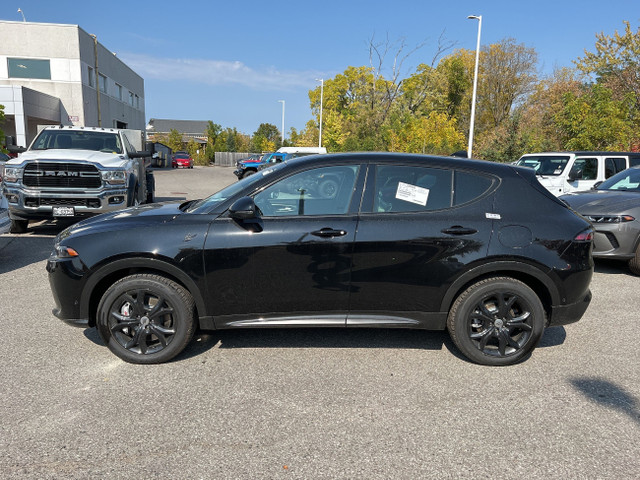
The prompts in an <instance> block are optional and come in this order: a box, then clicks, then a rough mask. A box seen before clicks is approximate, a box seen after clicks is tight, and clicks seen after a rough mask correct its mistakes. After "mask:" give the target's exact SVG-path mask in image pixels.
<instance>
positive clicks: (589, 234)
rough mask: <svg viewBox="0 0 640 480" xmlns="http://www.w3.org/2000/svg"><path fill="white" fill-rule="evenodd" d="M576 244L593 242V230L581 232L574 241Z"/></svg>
mask: <svg viewBox="0 0 640 480" xmlns="http://www.w3.org/2000/svg"><path fill="white" fill-rule="evenodd" d="M573 241H574V242H593V230H585V231H584V232H580V233H579V234H578V235H576V236H575V237H574V239H573Z"/></svg>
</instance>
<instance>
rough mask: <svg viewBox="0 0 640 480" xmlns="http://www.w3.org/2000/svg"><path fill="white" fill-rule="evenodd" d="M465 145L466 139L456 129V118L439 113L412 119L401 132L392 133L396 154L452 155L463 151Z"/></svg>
mask: <svg viewBox="0 0 640 480" xmlns="http://www.w3.org/2000/svg"><path fill="white" fill-rule="evenodd" d="M464 143H465V137H464V135H463V134H462V132H460V131H459V130H458V129H457V128H456V120H455V118H449V117H448V116H447V115H446V114H445V113H438V112H431V113H430V114H429V115H428V116H426V117H419V118H411V119H409V120H408V121H407V122H406V123H405V124H404V126H403V128H402V129H401V130H399V131H393V132H392V133H391V150H392V151H395V152H406V153H429V154H434V155H450V154H451V153H453V152H455V151H457V150H461V149H463V148H464Z"/></svg>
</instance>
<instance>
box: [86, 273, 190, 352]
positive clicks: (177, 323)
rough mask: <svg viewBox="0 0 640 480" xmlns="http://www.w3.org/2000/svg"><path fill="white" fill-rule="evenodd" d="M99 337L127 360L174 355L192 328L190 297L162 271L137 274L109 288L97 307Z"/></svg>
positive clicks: (180, 348) (180, 349)
mask: <svg viewBox="0 0 640 480" xmlns="http://www.w3.org/2000/svg"><path fill="white" fill-rule="evenodd" d="M97 326H98V332H99V333H100V336H101V337H102V339H103V340H104V342H105V343H106V345H107V347H109V350H111V351H112V352H113V353H114V354H116V355H117V356H118V357H120V358H121V359H122V360H124V361H126V362H130V363H162V362H166V361H168V360H171V359H172V358H173V357H175V356H176V355H178V354H179V353H180V352H182V350H184V348H185V347H186V346H187V344H188V343H189V342H190V341H191V339H192V338H193V334H194V332H195V328H196V321H195V307H194V302H193V298H192V297H191V295H190V294H189V292H188V291H187V290H185V289H184V288H183V287H182V286H180V285H178V284H177V283H175V282H173V281H172V280H169V279H167V278H165V277H162V276H160V275H151V274H138V275H131V276H128V277H125V278H122V279H120V280H118V281H117V282H116V283H114V284H113V285H112V286H111V287H109V288H108V289H107V291H106V292H105V294H104V295H103V296H102V299H101V300H100V304H99V305H98V311H97Z"/></svg>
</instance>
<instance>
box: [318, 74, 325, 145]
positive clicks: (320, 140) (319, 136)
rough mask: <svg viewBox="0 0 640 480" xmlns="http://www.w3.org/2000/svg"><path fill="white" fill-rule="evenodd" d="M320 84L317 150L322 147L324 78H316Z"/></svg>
mask: <svg viewBox="0 0 640 480" xmlns="http://www.w3.org/2000/svg"><path fill="white" fill-rule="evenodd" d="M316 82H320V133H319V134H318V148H320V147H322V97H323V96H324V78H316Z"/></svg>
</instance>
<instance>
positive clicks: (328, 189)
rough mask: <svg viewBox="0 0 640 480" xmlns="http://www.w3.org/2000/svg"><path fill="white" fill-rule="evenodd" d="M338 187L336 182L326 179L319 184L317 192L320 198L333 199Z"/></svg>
mask: <svg viewBox="0 0 640 480" xmlns="http://www.w3.org/2000/svg"><path fill="white" fill-rule="evenodd" d="M339 187H340V186H339V185H338V182H337V180H335V179H333V178H328V179H326V180H324V181H323V182H322V183H321V184H320V187H319V188H318V190H319V193H320V196H321V197H322V198H335V196H336V195H337V194H338V188H339Z"/></svg>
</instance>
